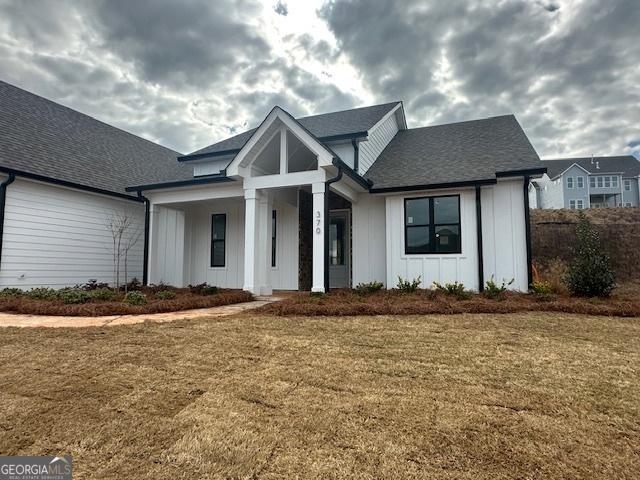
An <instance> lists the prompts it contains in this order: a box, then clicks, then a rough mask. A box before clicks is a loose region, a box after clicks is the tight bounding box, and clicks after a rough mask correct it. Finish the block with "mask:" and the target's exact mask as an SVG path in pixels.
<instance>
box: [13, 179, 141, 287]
mask: <svg viewBox="0 0 640 480" xmlns="http://www.w3.org/2000/svg"><path fill="white" fill-rule="evenodd" d="M124 212H127V213H128V214H129V215H131V216H132V218H133V229H132V233H133V232H134V231H135V232H137V233H138V234H139V240H138V241H137V243H136V244H135V245H134V247H133V248H132V249H131V251H130V253H129V256H128V272H127V273H128V277H129V280H130V279H131V278H133V277H137V278H138V279H140V280H141V279H142V264H143V244H144V240H143V229H144V205H143V204H141V203H138V202H131V201H128V200H124V199H123V200H119V199H117V198H115V197H109V196H106V195H98V194H94V193H89V192H84V191H81V190H74V189H70V188H66V187H61V186H57V185H51V184H47V183H40V182H34V181H30V180H25V179H22V178H20V177H18V178H17V179H16V180H15V182H13V183H12V184H10V185H9V186H8V187H7V198H6V205H5V223H4V239H3V247H2V265H1V268H0V286H1V287H3V288H4V287H16V288H22V289H29V288H34V287H52V288H62V287H67V286H73V285H75V284H79V283H86V282H87V281H88V280H89V279H96V280H98V281H99V282H108V283H113V282H114V271H113V253H112V252H113V238H112V236H111V233H110V231H109V229H108V227H107V225H108V222H109V219H110V218H111V216H112V215H113V214H114V213H124ZM120 280H121V281H124V265H121V274H120Z"/></svg>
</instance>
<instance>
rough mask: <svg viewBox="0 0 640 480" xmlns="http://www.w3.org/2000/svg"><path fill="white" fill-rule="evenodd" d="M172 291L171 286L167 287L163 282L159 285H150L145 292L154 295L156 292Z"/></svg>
mask: <svg viewBox="0 0 640 480" xmlns="http://www.w3.org/2000/svg"><path fill="white" fill-rule="evenodd" d="M173 289H174V287H173V286H171V285H168V284H166V283H164V282H160V283H154V284H151V285H149V286H147V287H146V289H145V291H146V292H147V293H153V294H156V293H158V292H166V291H169V290H173Z"/></svg>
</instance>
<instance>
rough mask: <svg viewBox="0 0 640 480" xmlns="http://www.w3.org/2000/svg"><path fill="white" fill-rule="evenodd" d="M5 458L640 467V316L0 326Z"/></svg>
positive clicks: (463, 468) (453, 471) (91, 463)
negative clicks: (52, 455) (46, 456)
mask: <svg viewBox="0 0 640 480" xmlns="http://www.w3.org/2000/svg"><path fill="white" fill-rule="evenodd" d="M0 362H1V363H2V369H1V370H0V452H2V453H3V454H7V455H19V454H20V455H24V454H44V453H70V454H72V455H73V457H74V469H75V472H74V473H75V476H76V477H77V478H100V479H123V478H149V479H151V478H153V479H156V478H185V479H187V478H188V479H192V478H311V479H313V478H318V479H320V478H323V479H324V478H354V477H355V478H456V479H495V478H531V479H533V478H540V479H542V478H563V479H578V478H582V479H587V478H588V479H593V478H603V479H613V478H618V479H621V478H628V479H631V478H634V479H635V478H637V476H638V472H639V471H640V455H639V453H640V402H638V398H640V376H639V375H638V370H639V369H640V321H639V320H638V319H621V318H606V317H585V316H575V315H565V314H517V315H453V316H451V315H450V316H430V317H419V316H413V317H351V318H301V317H296V318H279V317H253V316H245V317H235V318H226V319H223V320H221V319H215V320H203V321H192V322H175V323H170V324H162V325H159V324H139V325H134V326H127V327H111V328H91V329H5V330H2V331H0Z"/></svg>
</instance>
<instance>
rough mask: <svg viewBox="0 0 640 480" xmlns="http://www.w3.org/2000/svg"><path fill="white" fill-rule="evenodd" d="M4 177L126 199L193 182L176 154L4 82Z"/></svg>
mask: <svg viewBox="0 0 640 480" xmlns="http://www.w3.org/2000/svg"><path fill="white" fill-rule="evenodd" d="M0 112H1V114H0V171H2V170H4V171H7V170H15V171H17V172H24V173H28V174H34V175H37V176H42V177H46V178H48V179H54V180H59V181H62V182H68V183H73V184H78V185H82V186H85V187H90V188H93V189H97V190H103V191H107V192H113V193H118V194H125V187H126V186H127V185H132V184H142V183H159V182H166V181H176V180H187V179H191V178H193V169H192V168H191V167H189V166H186V165H181V164H180V163H178V162H177V161H176V157H177V156H178V155H180V154H179V153H178V152H175V151H173V150H170V149H168V148H165V147H162V146H160V145H157V144H155V143H153V142H150V141H148V140H145V139H143V138H140V137H137V136H135V135H133V134H131V133H128V132H125V131H124V130H120V129H118V128H115V127H112V126H111V125H107V124H106V123H103V122H101V121H99V120H96V119H95V118H92V117H89V116H88V115H84V114H82V113H80V112H77V111H75V110H72V109H70V108H67V107H64V106H62V105H59V104H57V103H54V102H52V101H50V100H47V99H45V98H42V97H39V96H38V95H35V94H33V93H29V92H27V91H25V90H22V89H20V88H18V87H15V86H13V85H10V84H8V83H5V82H2V81H0Z"/></svg>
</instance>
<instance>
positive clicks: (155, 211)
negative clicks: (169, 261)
mask: <svg viewBox="0 0 640 480" xmlns="http://www.w3.org/2000/svg"><path fill="white" fill-rule="evenodd" d="M159 208H160V207H158V205H155V204H153V203H151V204H150V205H149V239H148V242H149V250H148V252H147V283H148V284H151V283H157V281H158V279H157V278H156V276H157V272H158V265H157V260H158V254H157V252H158V239H159V234H158V220H159V217H160V210H159ZM114 280H115V279H114Z"/></svg>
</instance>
